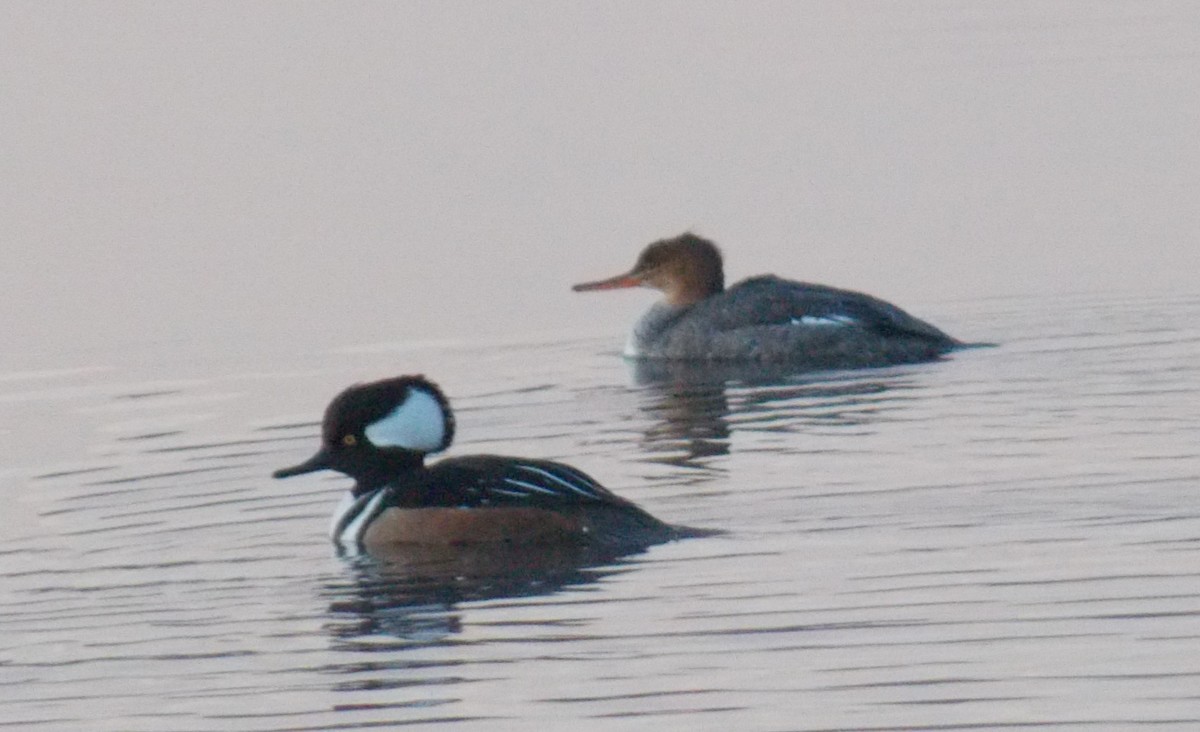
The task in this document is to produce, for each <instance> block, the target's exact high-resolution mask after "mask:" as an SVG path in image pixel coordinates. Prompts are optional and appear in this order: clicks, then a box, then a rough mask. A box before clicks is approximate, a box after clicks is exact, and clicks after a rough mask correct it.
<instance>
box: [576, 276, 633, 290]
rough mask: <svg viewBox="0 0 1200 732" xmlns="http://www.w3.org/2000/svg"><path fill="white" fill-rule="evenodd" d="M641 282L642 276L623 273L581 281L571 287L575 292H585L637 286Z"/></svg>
mask: <svg viewBox="0 0 1200 732" xmlns="http://www.w3.org/2000/svg"><path fill="white" fill-rule="evenodd" d="M640 284H642V278H641V277H639V276H637V275H635V274H623V275H617V276H616V277H609V278H608V279H607V280H597V281H595V282H582V283H580V284H578V285H575V286H574V287H572V288H571V289H572V290H574V291H575V292H587V291H589V290H616V289H620V288H622V287H637V286H638V285H640Z"/></svg>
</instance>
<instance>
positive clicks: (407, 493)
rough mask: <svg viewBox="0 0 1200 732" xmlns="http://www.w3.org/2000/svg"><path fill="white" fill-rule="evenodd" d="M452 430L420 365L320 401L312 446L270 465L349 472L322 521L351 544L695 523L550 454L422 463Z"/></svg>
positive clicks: (587, 536) (649, 538)
mask: <svg viewBox="0 0 1200 732" xmlns="http://www.w3.org/2000/svg"><path fill="white" fill-rule="evenodd" d="M453 438H454V416H453V413H452V412H451V411H450V404H449V402H448V401H447V400H446V397H445V395H444V394H442V392H441V390H440V389H439V388H438V387H437V386H436V385H435V384H433V383H432V382H430V381H428V380H427V379H425V378H424V377H423V376H400V377H397V378H391V379H383V380H381V381H375V382H371V383H367V384H357V385H355V386H352V387H350V388H348V389H346V390H345V391H343V392H342V393H340V394H338V395H337V396H336V397H334V399H333V401H332V402H330V404H329V406H328V407H327V408H326V410H325V417H324V420H323V423H322V429H321V448H320V449H319V450H318V451H317V453H316V454H315V455H313V456H312V457H311V458H309V459H308V460H306V461H305V462H303V463H300V464H299V465H295V466H293V467H290V468H283V469H282V470H277V471H275V473H274V476H275V477H276V478H287V477H290V476H293V475H301V474H303V473H311V472H313V471H316V470H326V469H328V470H336V471H338V472H341V473H344V474H346V475H348V476H349V477H351V478H354V480H355V484H354V486H353V488H351V489H350V492H349V493H348V494H347V495H346V496H345V497H344V498H343V499H342V503H341V505H340V506H339V507H338V509H337V511H336V512H335V513H334V516H333V524H332V526H331V527H330V533H331V535H332V538H333V540H334V541H335V542H336V543H337V544H339V545H340V546H342V547H343V548H344V549H349V550H352V551H354V550H357V549H360V548H364V547H366V548H370V547H372V546H376V547H386V546H387V545H393V544H455V545H457V544H483V543H494V542H501V543H506V544H545V543H556V542H575V543H583V544H588V545H591V546H596V547H604V548H617V547H622V548H624V547H629V548H632V547H646V546H649V545H651V544H658V543H661V542H664V541H670V540H672V539H676V538H682V537H684V536H694V535H698V533H700V532H697V531H695V530H691V529H685V528H683V527H676V526H671V525H669V524H665V523H663V522H662V521H659V520H658V519H656V518H654V517H653V516H651V515H650V514H648V513H646V512H645V511H643V510H642V509H640V508H638V507H637V506H636V505H634V504H633V503H631V502H630V501H627V500H625V499H623V498H620V497H619V496H617V495H615V494H613V493H612V492H610V491H609V490H608V489H606V488H604V486H602V485H600V484H599V483H597V482H596V481H595V480H593V479H592V478H591V477H589V476H588V475H586V474H584V473H582V472H581V471H579V470H576V469H575V468H572V467H571V466H569V465H564V464H562V463H556V462H551V461H548V460H534V459H528V458H514V457H501V456H498V455H471V456H466V457H456V458H447V459H445V460H442V461H440V462H438V463H437V464H435V465H428V466H427V465H425V456H426V455H428V454H430V453H435V452H440V451H442V450H445V449H446V448H447V447H449V445H450V441H451V440H452V439H453Z"/></svg>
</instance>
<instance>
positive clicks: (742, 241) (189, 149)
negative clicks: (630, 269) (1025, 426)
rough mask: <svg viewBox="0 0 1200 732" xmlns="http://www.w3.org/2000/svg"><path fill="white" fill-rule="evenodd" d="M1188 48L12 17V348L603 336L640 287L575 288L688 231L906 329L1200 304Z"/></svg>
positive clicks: (829, 10)
mask: <svg viewBox="0 0 1200 732" xmlns="http://www.w3.org/2000/svg"><path fill="white" fill-rule="evenodd" d="M1198 48H1200V4H1197V3H1194V2H1190V1H1189V0H1180V1H1178V2H1096V1H1095V0H1087V1H1086V2H1063V1H1061V0H1060V1H1057V2H1044V1H1043V0H1035V1H1031V2H1009V1H1007V0H1006V1H1005V2H990V3H985V2H976V1H974V0H972V1H969V2H857V3H847V2H840V1H838V2H803V3H800V2H796V3H753V4H752V3H746V2H730V3H716V2H706V3H700V2H691V1H688V2H659V3H654V4H644V3H639V2H627V3H613V2H597V3H586V4H583V3H573V4H566V3H560V2H545V3H474V2H471V3H447V2H437V3H433V2H430V3H401V2H387V3H346V2H336V3H242V2H236V3H233V2H226V3H218V2H204V3H198V2H197V3H178V2H167V3H163V2H121V3H61V2H43V1H42V0H38V1H36V2H5V3H3V4H2V5H0V89H2V91H3V100H4V110H3V113H2V114H0V246H2V247H3V252H4V255H5V256H4V267H3V269H2V274H0V278H2V279H0V308H2V312H3V331H4V339H5V341H6V346H5V355H4V359H5V362H6V363H8V364H9V365H10V366H20V365H22V364H25V363H29V364H39V365H46V364H47V363H54V364H62V365H80V364H86V363H87V362H88V360H89V353H90V352H91V350H92V349H108V348H110V347H111V346H112V345H113V343H114V342H120V341H122V340H126V341H128V342H129V345H130V347H131V348H132V347H135V346H138V345H139V344H141V345H148V344H156V347H161V346H162V345H163V344H164V341H166V342H169V341H171V340H174V341H178V342H179V347H180V348H185V347H187V348H189V349H191V348H195V349H199V350H201V351H203V350H205V349H206V348H207V346H208V345H209V344H212V343H213V342H214V341H220V342H221V349H222V350H225V351H228V350H229V348H230V344H243V345H245V347H246V348H249V349H257V348H264V349H265V348H268V347H272V348H284V349H292V348H305V347H316V346H320V345H321V344H322V343H326V342H328V343H331V344H335V345H336V344H344V343H352V342H361V341H363V340H367V341H370V340H385V339H407V338H432V337H442V336H449V337H476V336H479V335H482V334H486V333H491V332H495V331H497V330H499V329H504V330H505V331H506V335H512V334H514V333H515V334H522V333H527V332H528V333H537V332H552V331H555V330H561V329H566V328H573V329H585V330H590V331H595V332H606V331H610V330H611V331H614V332H615V331H618V330H624V329H625V327H626V326H627V324H628V321H629V320H630V319H631V318H632V317H633V314H634V313H635V312H636V311H639V310H641V309H642V308H643V307H644V306H645V305H646V303H647V301H648V300H649V296H648V295H641V296H634V295H626V296H623V297H621V296H616V295H613V296H611V297H607V298H602V297H600V296H594V297H586V298H585V297H583V296H577V295H573V294H572V293H570V292H569V291H568V287H569V285H570V284H571V283H572V282H575V281H578V280H581V279H585V278H594V277H598V276H604V275H609V274H614V273H615V272H616V271H618V270H621V269H624V268H625V267H627V266H628V265H629V264H630V263H631V262H632V259H633V257H634V256H635V255H636V253H637V251H638V250H639V249H640V247H641V246H642V245H643V244H645V243H646V242H648V241H650V240H652V239H655V238H658V237H661V236H666V235H671V234H674V233H677V232H679V231H680V230H682V229H685V228H689V227H690V228H694V229H695V230H697V231H699V232H701V233H704V234H707V235H709V236H711V237H713V238H715V239H717V240H718V241H719V242H720V243H721V244H722V245H723V246H724V247H725V249H726V252H727V254H728V259H729V266H728V270H729V273H730V275H731V276H732V277H735V278H736V277H741V276H745V275H749V274H755V273H758V272H762V271H767V270H774V271H777V272H779V273H782V274H786V275H789V276H793V277H797V278H804V279H811V280H816V281H824V282H828V283H831V284H837V285H842V286H849V287H854V288H856V289H862V290H866V291H869V292H872V293H874V294H877V295H880V296H883V297H887V298H890V299H894V300H896V301H898V302H900V303H901V304H903V305H906V306H908V307H910V308H911V309H914V310H918V311H920V309H921V307H920V306H921V305H922V304H923V303H935V302H945V301H947V300H974V299H977V298H982V297H987V296H997V295H1007V294H1025V293H1038V292H1045V291H1063V292H1080V291H1082V292H1089V291H1101V290H1109V289H1120V290H1128V291H1131V292H1137V293H1145V292H1148V291H1154V290H1158V289H1165V290H1174V291H1177V290H1180V289H1185V290H1192V291H1194V290H1195V289H1196V272H1197V268H1198V265H1200V246H1198V241H1200V214H1198V213H1197V192H1198V190H1200V185H1198V184H1200V59H1198V56H1197V49H1198ZM962 335H964V336H967V337H975V338H985V337H986V335H987V334H962ZM615 345H616V344H615ZM614 347H615V346H614Z"/></svg>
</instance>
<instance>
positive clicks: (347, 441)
mask: <svg viewBox="0 0 1200 732" xmlns="http://www.w3.org/2000/svg"><path fill="white" fill-rule="evenodd" d="M342 444H343V445H345V446H346V447H354V446H355V445H357V444H358V439H357V438H356V437H355V436H354V435H346V436H345V437H343V438H342Z"/></svg>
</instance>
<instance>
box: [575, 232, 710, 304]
mask: <svg viewBox="0 0 1200 732" xmlns="http://www.w3.org/2000/svg"><path fill="white" fill-rule="evenodd" d="M639 286H641V287H652V288H654V289H656V290H660V291H662V293H663V294H664V295H665V296H666V300H667V302H668V303H670V304H672V305H691V304H692V303H695V302H699V301H700V300H703V299H704V298H706V297H708V296H710V295H715V294H717V293H719V292H722V291H723V290H724V289H725V273H724V270H723V268H722V266H721V250H719V249H717V246H716V245H715V244H713V243H712V242H711V241H709V240H708V239H705V238H703V237H699V236H696V235H695V234H692V233H691V232H686V233H684V234H681V235H679V236H677V237H675V238H673V239H661V240H659V241H656V242H654V243H653V244H650V245H649V246H647V247H646V248H645V249H643V250H642V253H641V255H639V256H638V259H637V262H636V263H635V264H634V265H633V269H631V270H629V272H627V273H626V274H622V275H617V276H616V277H610V278H609V279H606V280H598V281H596V282H584V283H582V284H578V285H575V286H574V287H572V288H571V289H573V290H575V291H576V292H585V291H588V290H613V289H617V288H622V287H639Z"/></svg>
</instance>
